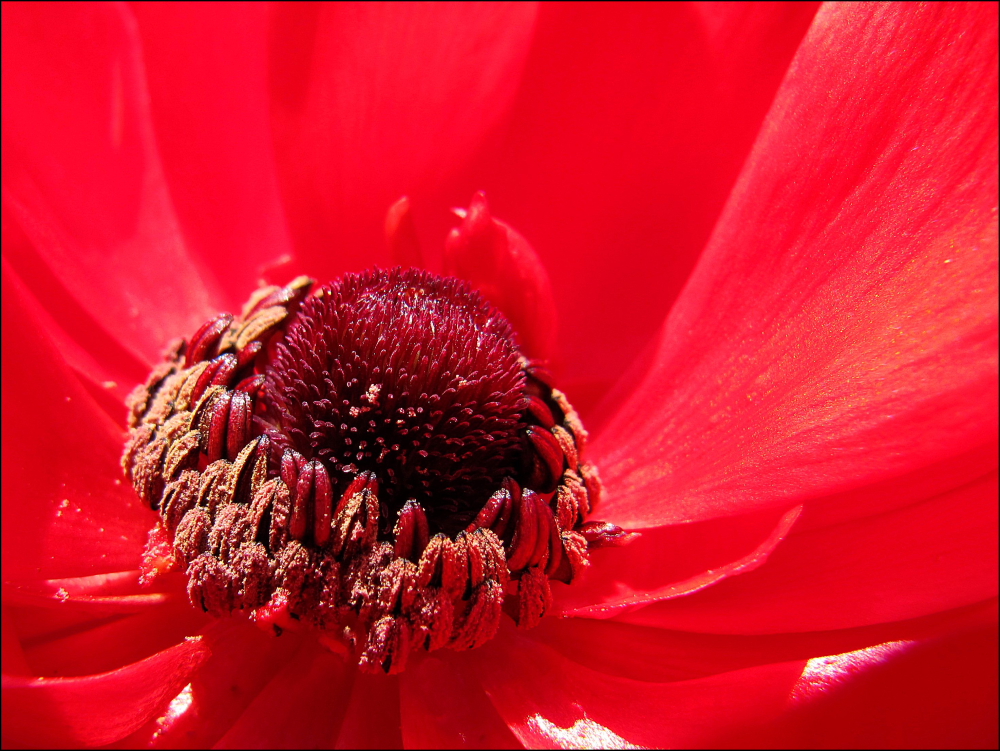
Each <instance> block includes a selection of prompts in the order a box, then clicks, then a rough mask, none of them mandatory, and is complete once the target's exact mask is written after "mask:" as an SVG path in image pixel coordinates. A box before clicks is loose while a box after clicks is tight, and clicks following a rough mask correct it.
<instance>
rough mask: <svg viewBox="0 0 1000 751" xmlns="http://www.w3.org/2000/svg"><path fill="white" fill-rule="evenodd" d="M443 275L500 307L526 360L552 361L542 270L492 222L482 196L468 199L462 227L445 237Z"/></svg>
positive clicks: (552, 325) (514, 236)
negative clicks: (461, 281)
mask: <svg viewBox="0 0 1000 751" xmlns="http://www.w3.org/2000/svg"><path fill="white" fill-rule="evenodd" d="M444 273H445V274H447V275H449V276H457V277H461V278H462V279H465V280H467V281H469V282H470V283H471V284H472V286H473V287H475V288H476V289H477V290H478V291H480V292H482V294H483V296H484V297H486V299H487V300H489V301H490V302H491V303H493V304H494V305H495V306H496V307H497V308H499V309H500V311H501V312H503V314H504V315H505V316H506V317H507V319H508V320H509V321H510V322H511V324H512V325H513V327H514V330H515V331H516V332H517V334H518V342H519V346H520V348H521V350H522V351H523V352H524V353H525V354H526V355H527V356H528V357H531V358H535V359H541V360H547V359H548V358H549V357H551V356H552V354H553V347H554V343H555V335H556V309H555V301H554V300H553V299H552V286H551V285H550V284H549V277H548V274H547V273H546V272H545V267H544V266H543V265H542V262H541V261H540V260H539V258H538V255H537V254H536V253H535V251H534V249H532V247H531V245H530V244H529V243H528V241H527V240H525V239H524V238H523V237H521V235H519V234H518V233H517V232H515V231H514V230H513V229H511V228H510V227H508V226H507V225H506V224H504V223H503V222H501V221H499V220H498V219H494V218H493V216H492V215H491V213H490V209H489V206H488V205H487V203H486V197H485V196H484V195H483V194H482V193H476V194H475V195H474V196H473V197H472V201H470V203H469V208H468V211H467V212H466V214H465V216H464V217H463V221H462V224H461V226H459V227H456V228H455V229H453V230H452V231H451V233H450V234H449V235H448V239H447V241H446V242H445V247H444Z"/></svg>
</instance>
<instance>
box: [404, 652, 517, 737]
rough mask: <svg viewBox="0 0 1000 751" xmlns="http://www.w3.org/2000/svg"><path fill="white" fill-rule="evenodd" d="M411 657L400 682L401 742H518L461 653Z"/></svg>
mask: <svg viewBox="0 0 1000 751" xmlns="http://www.w3.org/2000/svg"><path fill="white" fill-rule="evenodd" d="M410 659H411V661H410V664H409V665H408V666H407V668H406V671H405V672H404V673H402V674H401V675H400V686H399V694H400V719H401V720H402V723H403V745H404V747H406V748H517V746H518V740H517V738H515V737H514V736H513V735H512V734H511V732H510V730H509V729H508V728H507V725H506V724H505V723H504V721H503V720H502V719H500V717H499V715H497V711H496V709H495V708H494V707H493V704H492V703H491V702H490V700H489V698H488V697H487V696H486V694H485V693H484V692H483V687H482V686H481V685H480V683H479V681H478V680H477V679H476V678H475V676H474V675H473V674H472V673H471V672H470V671H469V665H468V660H466V659H465V656H464V655H461V654H456V653H455V652H452V651H451V650H441V651H439V652H435V653H434V654H431V655H427V656H426V657H423V658H418V659H413V657H411V658H410Z"/></svg>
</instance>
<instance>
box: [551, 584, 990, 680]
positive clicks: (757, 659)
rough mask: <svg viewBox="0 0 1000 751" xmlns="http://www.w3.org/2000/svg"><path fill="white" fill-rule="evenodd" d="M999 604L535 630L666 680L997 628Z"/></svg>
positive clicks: (566, 651)
mask: <svg viewBox="0 0 1000 751" xmlns="http://www.w3.org/2000/svg"><path fill="white" fill-rule="evenodd" d="M996 617H997V602H996V600H995V599H994V600H991V601H988V602H985V603H978V604H976V605H974V606H971V607H967V608H960V609H957V610H952V611H947V612H945V613H939V614H935V615H933V616H928V617H924V618H917V619H911V620H907V621H897V622H894V623H885V624H878V625H875V626H866V627H863V628H854V629H842V630H837V631H819V632H802V633H781V634H764V635H746V634H698V633H689V632H683V631H668V630H665V629H660V628H650V627H645V626H637V625H634V624H631V623H622V622H621V621H616V620H607V621H599V620H594V619H592V618H559V619H557V618H545V619H543V620H542V622H541V624H539V626H538V627H536V628H535V629H533V630H532V631H531V638H532V639H535V640H538V641H540V642H542V643H544V644H546V645H548V646H549V647H551V648H552V649H554V650H555V651H557V652H559V653H560V654H561V655H563V656H565V657H566V658H568V659H570V660H572V661H573V662H576V663H579V664H581V665H583V666H584V667H587V668H590V669H592V670H596V671H598V672H600V673H607V674H609V675H614V676H620V677H622V678H631V679H634V680H638V681H650V682H653V683H661V682H667V681H684V680H690V679H692V678H701V677H704V676H707V675H714V674H716V673H725V672H731V671H733V670H740V669H742V668H747V667H753V666H755V665H766V664H769V663H778V662H788V661H791V660H804V659H809V658H812V657H814V656H815V655H829V654H839V653H842V652H850V651H852V650H857V649H863V648H865V647H869V646H871V645H872V644H882V643H884V642H890V641H899V640H908V641H914V640H924V639H927V638H934V637H938V636H940V635H941V634H948V633H954V632H956V631H958V630H969V629H970V628H977V627H982V626H983V625H986V624H990V623H995V622H996Z"/></svg>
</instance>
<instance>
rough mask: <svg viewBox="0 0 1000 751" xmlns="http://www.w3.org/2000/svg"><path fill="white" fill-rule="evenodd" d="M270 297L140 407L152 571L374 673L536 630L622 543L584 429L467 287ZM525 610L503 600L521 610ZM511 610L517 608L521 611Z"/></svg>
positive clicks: (207, 342)
mask: <svg viewBox="0 0 1000 751" xmlns="http://www.w3.org/2000/svg"><path fill="white" fill-rule="evenodd" d="M311 288H312V282H311V281H310V280H308V279H306V278H299V279H296V280H295V281H293V282H292V283H291V284H290V285H288V286H287V287H283V288H278V287H268V288H264V289H261V290H259V291H258V292H257V293H256V294H255V295H254V296H253V297H252V298H251V300H250V302H249V303H247V305H246V307H245V308H244V310H243V313H242V315H241V316H240V317H238V318H234V317H233V316H231V315H228V314H223V315H220V316H218V317H216V318H214V319H212V320H211V321H208V322H207V323H206V324H205V325H204V326H202V327H201V328H200V329H199V330H198V331H197V332H196V333H195V335H194V336H193V337H191V338H190V339H189V340H184V341H179V342H177V343H176V344H175V345H173V346H172V347H171V349H170V350H169V351H168V353H167V357H166V359H165V361H164V362H163V363H162V364H161V365H160V366H159V367H157V368H156V370H154V372H153V373H152V374H151V376H150V378H149V379H148V381H147V382H146V384H145V385H143V386H140V387H139V388H137V389H136V390H135V392H133V394H132V396H131V398H130V402H129V407H130V423H129V426H130V435H129V442H128V445H127V446H126V449H125V454H124V456H123V459H122V463H123V466H124V468H125V471H126V474H127V475H128V477H129V479H130V480H131V482H132V484H133V486H134V487H135V489H136V491H137V493H138V494H139V496H140V497H141V498H142V500H143V501H144V502H145V503H147V504H148V505H149V506H150V507H151V508H153V509H154V510H157V511H158V512H159V514H160V518H161V521H160V523H159V524H158V525H157V527H156V529H154V530H153V531H152V532H151V534H150V542H149V544H148V546H147V552H146V558H145V561H144V565H143V568H144V576H146V577H147V578H150V577H152V576H155V575H157V574H159V573H162V572H164V571H167V570H171V569H173V568H182V569H184V570H186V572H187V575H188V595H189V597H190V599H191V602H192V603H193V604H194V605H195V606H197V607H200V608H203V609H204V610H205V611H207V612H209V613H211V614H213V615H220V616H221V615H229V614H239V613H243V614H246V615H247V616H249V617H250V618H251V619H253V620H254V621H255V622H257V623H258V624H259V625H261V626H262V627H264V628H266V629H269V630H271V631H273V632H274V633H277V634H280V633H281V631H282V629H284V628H289V627H291V628H298V627H302V626H308V627H311V628H314V629H316V630H318V631H320V632H321V633H322V635H323V638H324V641H325V642H326V643H327V644H330V645H331V646H334V647H335V648H339V647H340V646H343V647H344V648H345V649H346V651H348V652H350V653H351V654H352V655H353V656H354V657H355V658H356V659H357V660H358V663H359V664H360V665H361V667H363V668H365V669H369V670H384V671H386V672H398V671H400V670H402V669H403V667H404V666H405V663H406V659H407V655H408V653H409V651H410V650H411V649H414V648H417V649H428V650H433V649H438V648H440V647H445V646H448V647H451V648H453V649H469V648H472V647H476V646H478V645H480V644H482V643H484V642H485V641H487V640H488V639H490V638H491V637H492V636H493V635H494V634H495V633H496V630H497V628H498V627H499V623H500V618H501V616H502V614H503V611H504V610H505V609H506V610H507V612H509V613H510V615H511V616H512V617H513V618H514V619H515V620H516V621H517V623H518V624H519V625H521V626H524V627H530V626H532V625H534V624H535V623H537V622H538V620H539V618H541V616H542V615H543V614H544V612H545V610H546V609H547V607H548V605H549V602H550V598H551V591H550V585H549V581H550V579H556V580H559V581H563V582H567V583H568V582H570V581H571V580H572V579H573V578H574V576H576V574H577V573H579V571H580V570H581V569H582V568H583V567H585V566H587V565H588V558H587V551H588V547H593V546H595V545H602V544H609V543H611V544H614V543H615V542H616V541H619V540H621V539H622V538H623V537H624V536H625V535H624V533H623V532H622V531H621V530H620V529H619V528H617V527H614V526H613V525H609V524H605V523H601V522H586V521H585V519H586V516H587V514H588V513H589V511H590V509H591V507H592V505H593V504H594V503H595V502H597V500H598V499H599V496H600V481H599V479H598V477H597V474H596V473H595V471H594V470H593V468H592V467H590V466H589V465H587V464H586V463H584V462H583V460H582V454H583V450H584V446H585V443H586V437H587V436H586V432H585V431H584V429H583V427H582V425H581V424H580V421H579V419H578V418H577V416H576V413H575V412H574V411H573V409H572V407H570V405H569V404H568V402H567V401H566V399H565V397H564V396H563V395H562V393H561V392H559V391H558V390H557V389H555V388H553V386H552V384H551V379H550V378H549V376H548V375H547V374H546V372H545V371H544V370H543V369H542V368H540V367H539V366H537V365H536V364H535V363H532V362H530V361H529V360H527V359H525V358H524V357H523V356H521V354H520V353H519V352H518V350H517V347H516V342H515V339H514V335H513V332H512V331H511V328H510V324H509V323H508V322H507V320H506V319H505V318H504V317H503V316H502V315H501V314H500V313H499V312H498V311H497V310H496V309H495V308H493V307H492V306H491V305H490V304H489V303H487V302H486V301H485V300H483V299H482V298H481V297H480V296H479V295H478V294H477V293H475V292H473V291H472V290H471V289H470V288H469V287H468V285H466V284H465V283H464V282H461V281H459V280H457V279H445V278H440V277H436V276H434V275H432V274H429V273H427V272H424V271H419V270H415V269H410V270H401V269H394V270H390V271H378V270H376V271H370V272H365V273H363V274H351V275H347V276H345V277H344V278H342V279H341V280H340V281H338V282H337V283H335V284H332V285H328V286H324V287H321V288H319V289H318V290H316V291H315V292H314V293H312V294H310V289H311ZM508 596H509V597H508ZM505 601H506V602H505Z"/></svg>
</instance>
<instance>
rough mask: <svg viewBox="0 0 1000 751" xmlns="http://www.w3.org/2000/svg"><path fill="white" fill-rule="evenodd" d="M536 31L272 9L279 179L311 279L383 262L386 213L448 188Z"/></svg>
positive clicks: (398, 14) (339, 8)
mask: <svg viewBox="0 0 1000 751" xmlns="http://www.w3.org/2000/svg"><path fill="white" fill-rule="evenodd" d="M534 18H535V7H534V5H533V4H527V3H525V4H513V5H508V6H501V5H469V6H463V5H454V4H445V5H440V6H435V5H423V4H416V5H395V6H392V5H389V6H380V5H365V4H360V5H332V6H319V5H309V4H303V5H298V6H296V5H277V6H275V8H274V9H273V13H272V19H271V33H272V37H271V42H272V45H273V46H272V48H271V69H270V71H269V74H270V81H271V96H272V114H273V123H274V132H275V144H276V150H277V159H278V167H279V177H280V181H281V185H282V190H283V194H284V196H285V199H286V205H287V207H288V214H289V221H290V224H291V227H292V234H293V236H294V238H295V243H296V247H297V249H298V250H299V251H300V252H301V257H302V260H303V261H304V262H305V263H306V264H307V265H308V267H309V268H310V269H311V272H310V273H312V274H314V275H317V276H319V277H320V278H326V279H330V278H334V277H335V276H337V275H338V274H339V273H341V272H343V271H344V270H347V269H357V268H361V267H364V266H368V265H371V263H372V262H373V261H375V260H379V259H384V258H385V257H386V255H385V250H384V239H383V237H382V226H383V217H384V216H385V211H386V209H387V208H388V207H389V206H390V205H391V204H392V203H393V201H395V200H396V199H397V198H398V197H399V196H400V195H404V194H406V195H409V196H410V197H411V198H414V197H415V196H416V195H417V194H419V193H423V192H426V189H427V186H428V185H430V186H431V187H434V186H436V185H438V184H440V182H441V181H442V180H443V179H445V178H446V177H447V176H448V175H450V174H453V173H454V172H455V171H456V169H457V167H458V166H459V165H461V164H462V162H463V160H465V159H467V158H468V156H469V154H470V153H471V152H472V150H473V149H474V148H475V147H476V146H477V145H478V144H479V143H480V141H481V140H482V138H483V136H484V135H485V133H486V132H487V130H488V129H489V128H490V127H491V126H493V125H494V124H495V123H496V121H497V119H498V117H499V116H500V115H501V113H503V111H504V110H505V108H506V106H507V105H508V104H509V102H510V100H511V98H512V96H513V93H514V89H515V87H516V86H517V84H518V82H519V80H520V71H521V69H522V67H523V64H524V58H525V55H526V53H527V46H528V43H529V41H530V38H531V31H532V28H533V24H534ZM469 192H471V191H469ZM467 195H468V193H466V196H467ZM464 198H465V197H464V196H463V199H462V200H464ZM438 242H440V240H438Z"/></svg>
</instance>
